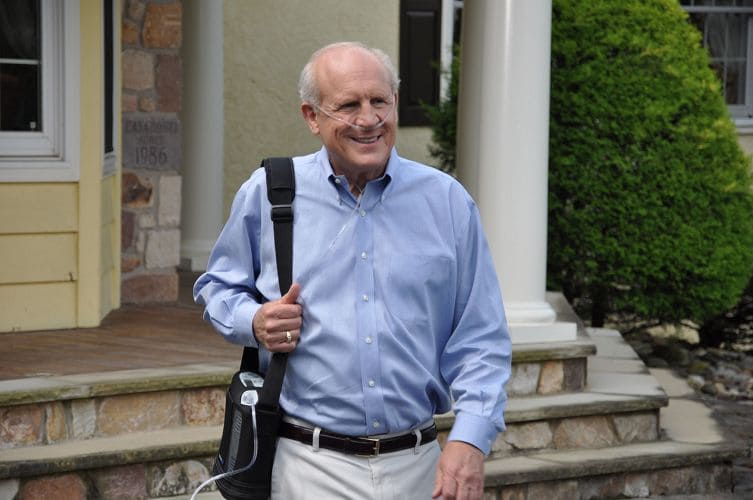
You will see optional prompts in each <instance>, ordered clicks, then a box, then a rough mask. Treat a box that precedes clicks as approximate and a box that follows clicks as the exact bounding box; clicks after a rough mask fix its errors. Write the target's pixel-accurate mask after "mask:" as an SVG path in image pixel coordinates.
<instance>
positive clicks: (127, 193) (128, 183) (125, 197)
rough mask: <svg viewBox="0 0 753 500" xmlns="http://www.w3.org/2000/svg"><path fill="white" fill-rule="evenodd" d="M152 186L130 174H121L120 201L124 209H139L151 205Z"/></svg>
mask: <svg viewBox="0 0 753 500" xmlns="http://www.w3.org/2000/svg"><path fill="white" fill-rule="evenodd" d="M153 189H154V188H153V187H152V184H151V183H150V182H149V181H147V180H146V179H141V178H140V177H139V176H138V175H136V174H134V173H132V172H123V179H122V187H121V190H122V194H121V199H122V203H123V206H124V207H126V208H141V207H147V206H149V205H151V204H152V191H153Z"/></svg>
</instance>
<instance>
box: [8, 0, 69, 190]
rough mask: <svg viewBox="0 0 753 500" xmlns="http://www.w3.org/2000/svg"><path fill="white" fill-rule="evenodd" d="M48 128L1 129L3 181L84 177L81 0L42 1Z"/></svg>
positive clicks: (44, 101)
mask: <svg viewBox="0 0 753 500" xmlns="http://www.w3.org/2000/svg"><path fill="white" fill-rule="evenodd" d="M41 7H42V8H41V21H42V22H41V25H42V28H41V29H42V60H43V61H47V62H46V63H44V64H43V66H42V86H41V89H42V117H43V118H42V127H43V129H42V131H41V132H0V182H64V181H75V180H78V178H79V158H80V151H79V150H80V142H79V138H80V135H81V134H80V128H79V127H80V118H79V115H80V111H81V110H80V101H81V98H80V94H79V92H80V89H79V87H80V85H79V83H80V39H79V2H73V1H60V0H42V1H41Z"/></svg>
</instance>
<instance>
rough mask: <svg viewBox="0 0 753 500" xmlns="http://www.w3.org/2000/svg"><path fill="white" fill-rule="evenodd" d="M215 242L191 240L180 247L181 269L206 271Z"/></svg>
mask: <svg viewBox="0 0 753 500" xmlns="http://www.w3.org/2000/svg"><path fill="white" fill-rule="evenodd" d="M213 246H214V241H203V240H189V241H183V242H181V245H180V269H182V270H184V271H206V269H207V262H208V261H209V254H210V252H211V251H212V247H213Z"/></svg>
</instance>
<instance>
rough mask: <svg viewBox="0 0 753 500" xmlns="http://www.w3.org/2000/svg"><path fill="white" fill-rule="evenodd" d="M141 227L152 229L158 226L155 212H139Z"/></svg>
mask: <svg viewBox="0 0 753 500" xmlns="http://www.w3.org/2000/svg"><path fill="white" fill-rule="evenodd" d="M139 227H140V228H141V229H151V228H153V227H157V219H156V217H155V216H154V214H153V213H145V214H139Z"/></svg>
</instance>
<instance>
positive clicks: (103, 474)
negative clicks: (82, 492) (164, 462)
mask: <svg viewBox="0 0 753 500" xmlns="http://www.w3.org/2000/svg"><path fill="white" fill-rule="evenodd" d="M92 476H93V480H94V485H95V486H96V488H97V493H98V494H99V496H100V497H101V498H107V499H122V500H125V499H129V500H131V499H133V500H141V499H145V498H147V495H146V467H145V466H144V464H136V465H126V466H122V467H112V468H109V469H103V470H99V471H96V472H95V473H93V474H92Z"/></svg>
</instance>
